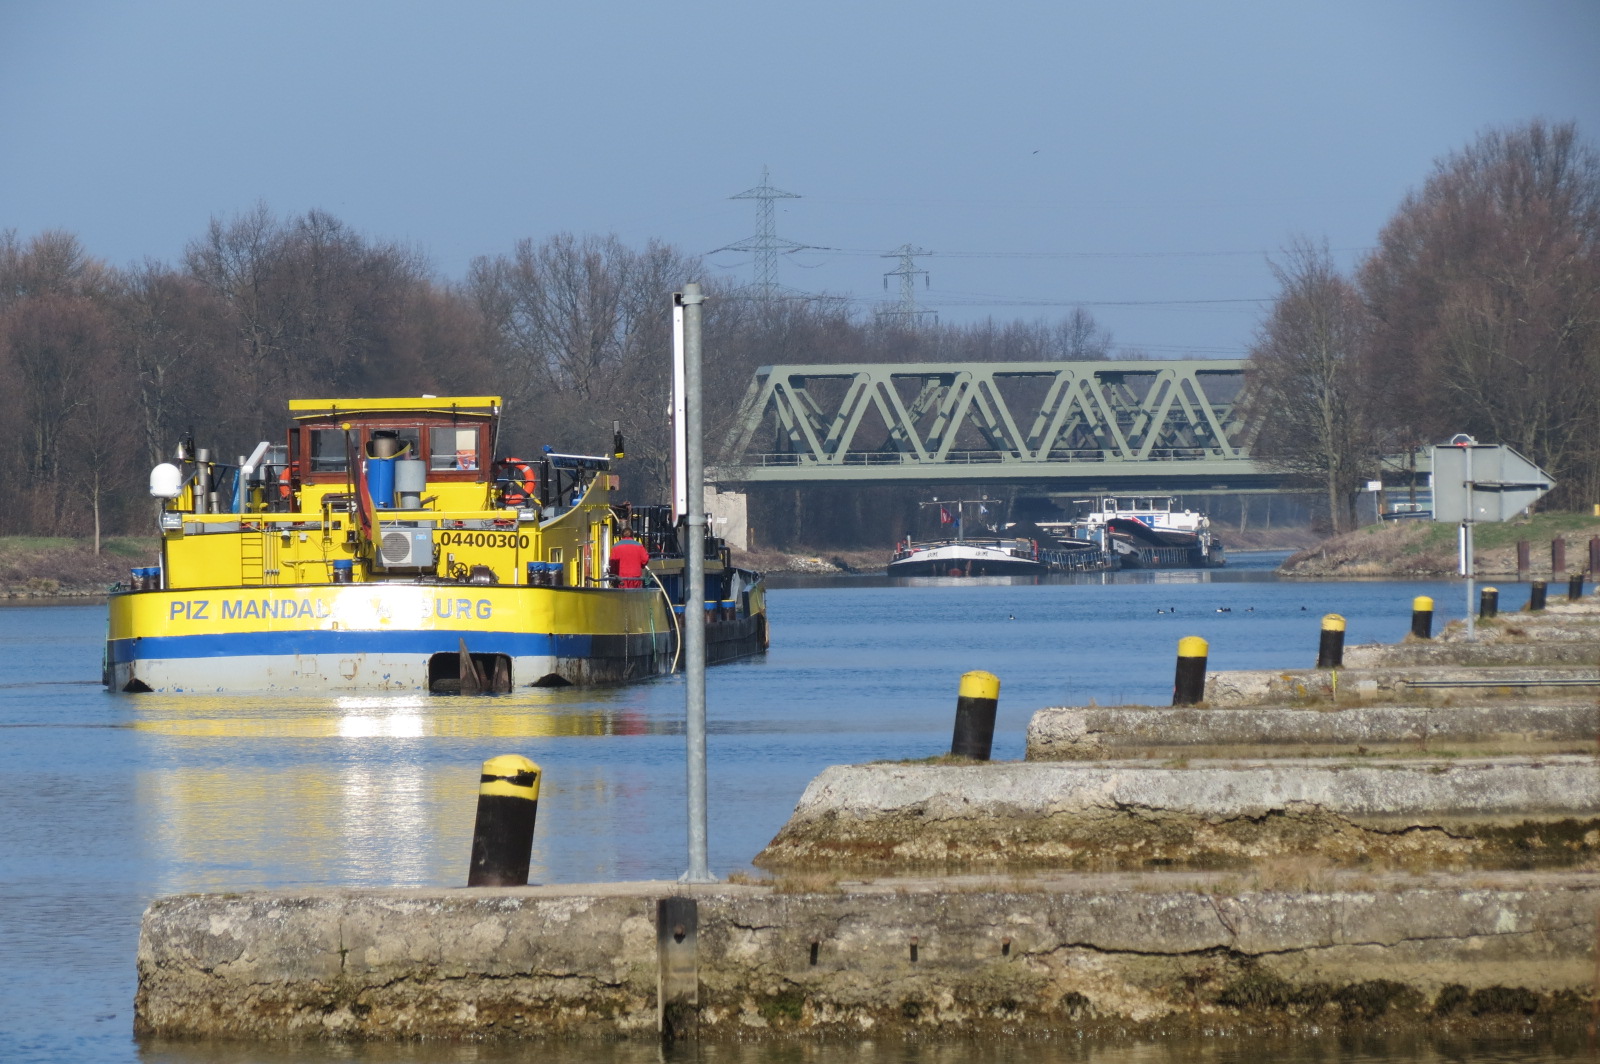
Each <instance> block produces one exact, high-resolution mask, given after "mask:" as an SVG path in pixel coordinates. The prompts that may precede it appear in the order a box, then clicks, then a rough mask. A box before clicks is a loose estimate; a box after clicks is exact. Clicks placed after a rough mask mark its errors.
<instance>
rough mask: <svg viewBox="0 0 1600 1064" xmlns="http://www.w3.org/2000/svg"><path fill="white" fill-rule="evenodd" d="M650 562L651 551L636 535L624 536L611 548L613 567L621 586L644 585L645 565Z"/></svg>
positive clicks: (618, 583)
mask: <svg viewBox="0 0 1600 1064" xmlns="http://www.w3.org/2000/svg"><path fill="white" fill-rule="evenodd" d="M649 563H650V552H649V551H648V550H646V549H645V545H644V544H643V543H640V542H639V540H638V538H637V537H635V536H632V535H628V536H623V537H622V538H621V539H620V540H618V541H617V542H616V543H615V544H614V545H613V546H612V548H611V569H612V571H613V572H615V573H616V574H617V585H618V586H619V587H643V586H644V580H643V579H642V577H643V576H644V567H645V566H646V565H648V564H649Z"/></svg>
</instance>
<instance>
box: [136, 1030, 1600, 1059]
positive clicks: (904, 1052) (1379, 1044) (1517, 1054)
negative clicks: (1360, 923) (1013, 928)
mask: <svg viewBox="0 0 1600 1064" xmlns="http://www.w3.org/2000/svg"><path fill="white" fill-rule="evenodd" d="M314 1052H315V1053H316V1054H317V1059H319V1060H325V1061H350V1062H352V1064H513V1062H518V1064H520V1062H524V1061H528V1060H559V1061H562V1062H564V1064H568V1062H570V1064H691V1062H693V1064H1055V1062H1066V1064H1261V1062H1263V1061H1273V1062H1283V1064H1323V1062H1328V1064H1333V1062H1338V1064H1400V1062H1423V1064H1432V1062H1446V1061H1449V1062H1458V1061H1472V1062H1474V1064H1512V1062H1515V1064H1555V1062H1558V1061H1579V1060H1586V1061H1593V1060H1595V1059H1597V1058H1596V1048H1595V1042H1594V1037H1593V1036H1592V1035H1589V1036H1585V1035H1583V1034H1580V1033H1578V1032H1567V1033H1564V1034H1538V1035H1535V1034H1531V1033H1529V1034H1524V1035H1523V1036H1521V1037H1503V1036H1502V1037H1483V1036H1469V1035H1461V1034H1440V1033H1432V1034H1393V1033H1377V1032H1351V1033H1341V1034H1329V1035H1320V1036H1288V1035H1284V1036H1278V1037H1262V1036H1242V1037H1240V1036H1235V1037H1225V1038H1224V1037H1214V1036H1206V1035H1203V1034H1199V1035H1195V1034H1191V1035H1179V1036H1173V1037H1164V1038H1161V1039H1159V1040H1154V1039H1152V1040H1142V1039H1121V1040H1116V1041H1110V1042H1107V1041H1095V1040H1079V1039H1072V1040H1056V1041H1052V1040H1048V1039H1029V1038H1026V1037H1020V1038H1008V1039H990V1040H982V1041H977V1040H975V1041H965V1042H931V1041H918V1042H900V1041H887V1040H884V1041H877V1040H873V1039H871V1038H863V1039H860V1040H856V1041H851V1042H849V1043H840V1042H835V1043H823V1044H815V1045H813V1044H807V1045H786V1044H776V1045H705V1046H698V1047H695V1046H679V1047H674V1048H673V1049H670V1050H662V1049H660V1048H658V1047H656V1046H654V1045H650V1044H648V1043H644V1044H640V1043H632V1042H630V1043H621V1044H609V1045H590V1044H572V1043H562V1044H559V1045H556V1046H511V1045H492V1044H491V1045H484V1044H477V1045H440V1044H437V1043H429V1044H425V1045H338V1046H328V1047H322V1046H319V1047H317V1048H316V1050H314ZM305 1053H306V1047H304V1046H254V1045H228V1044H217V1043H201V1044H172V1043H150V1044H147V1045H144V1046H143V1047H141V1053H140V1060H141V1062H142V1064H291V1062H298V1061H301V1060H304V1059H305Z"/></svg>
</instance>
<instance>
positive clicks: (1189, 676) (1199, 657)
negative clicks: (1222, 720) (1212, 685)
mask: <svg viewBox="0 0 1600 1064" xmlns="http://www.w3.org/2000/svg"><path fill="white" fill-rule="evenodd" d="M1210 649H1211V645H1210V644H1209V643H1207V642H1206V641H1205V640H1204V639H1201V638H1200V637H1199V636H1197V635H1186V636H1184V637H1183V638H1182V639H1180V640H1178V671H1177V674H1176V675H1175V676H1173V678H1172V704H1173V705H1175V706H1192V705H1196V704H1198V703H1200V702H1203V701H1204V700H1205V697H1206V654H1207V652H1208V651H1209V650H1210Z"/></svg>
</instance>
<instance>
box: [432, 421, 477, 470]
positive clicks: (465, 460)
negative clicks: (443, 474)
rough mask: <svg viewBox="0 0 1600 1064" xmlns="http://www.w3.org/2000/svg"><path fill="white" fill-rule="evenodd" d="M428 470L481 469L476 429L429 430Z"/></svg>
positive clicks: (450, 428)
mask: <svg viewBox="0 0 1600 1064" xmlns="http://www.w3.org/2000/svg"><path fill="white" fill-rule="evenodd" d="M428 468H429V469H431V470H447V469H480V468H482V462H481V460H480V456H479V454H478V430H477V429H476V428H460V427H457V426H451V427H449V428H433V429H429V430H428Z"/></svg>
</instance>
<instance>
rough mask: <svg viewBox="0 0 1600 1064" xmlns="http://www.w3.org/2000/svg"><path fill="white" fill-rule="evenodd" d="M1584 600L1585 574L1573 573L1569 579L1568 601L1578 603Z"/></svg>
mask: <svg viewBox="0 0 1600 1064" xmlns="http://www.w3.org/2000/svg"><path fill="white" fill-rule="evenodd" d="M1581 598H1583V574H1582V573H1573V574H1572V575H1571V576H1569V577H1567V601H1568V602H1577V601H1578V600H1579V599H1581Z"/></svg>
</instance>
